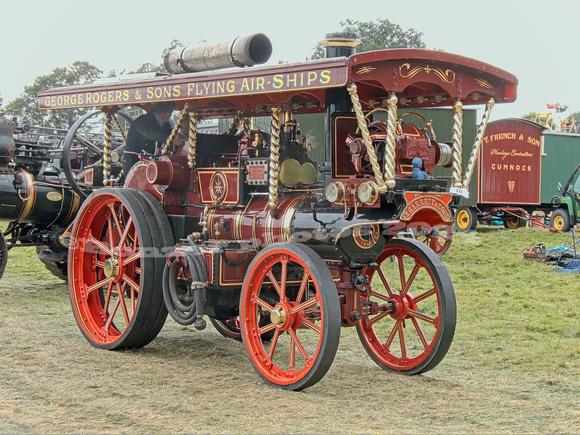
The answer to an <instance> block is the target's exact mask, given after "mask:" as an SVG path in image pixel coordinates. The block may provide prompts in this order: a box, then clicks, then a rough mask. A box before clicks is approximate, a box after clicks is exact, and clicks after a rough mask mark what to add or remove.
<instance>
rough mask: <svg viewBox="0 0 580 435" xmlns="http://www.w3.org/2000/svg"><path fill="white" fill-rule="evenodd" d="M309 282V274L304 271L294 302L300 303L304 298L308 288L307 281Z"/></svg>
mask: <svg viewBox="0 0 580 435" xmlns="http://www.w3.org/2000/svg"><path fill="white" fill-rule="evenodd" d="M309 280H310V274H309V273H308V272H306V271H304V276H303V277H302V283H301V284H300V290H299V291H298V296H296V302H300V301H301V300H302V298H303V297H304V293H305V292H306V287H307V286H308V281H309Z"/></svg>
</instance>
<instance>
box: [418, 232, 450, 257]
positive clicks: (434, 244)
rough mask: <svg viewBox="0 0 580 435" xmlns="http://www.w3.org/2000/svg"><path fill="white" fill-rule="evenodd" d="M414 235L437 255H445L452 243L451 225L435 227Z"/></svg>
mask: <svg viewBox="0 0 580 435" xmlns="http://www.w3.org/2000/svg"><path fill="white" fill-rule="evenodd" d="M434 230H435V231H434ZM414 233H415V238H416V239H417V240H419V241H420V242H422V243H425V244H426V245H427V246H429V247H430V248H431V249H433V251H435V253H436V254H437V255H443V254H445V253H446V252H447V250H448V249H449V247H450V246H451V242H452V241H453V225H437V226H435V227H433V228H428V229H422V230H421V231H414Z"/></svg>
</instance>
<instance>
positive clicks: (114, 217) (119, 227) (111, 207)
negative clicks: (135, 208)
mask: <svg viewBox="0 0 580 435" xmlns="http://www.w3.org/2000/svg"><path fill="white" fill-rule="evenodd" d="M109 208H110V209H111V216H112V217H113V221H114V222H115V227H116V228H117V232H118V233H119V238H122V237H123V232H122V231H121V223H120V222H119V216H117V213H116V212H115V207H114V205H113V204H109ZM111 240H112V239H111Z"/></svg>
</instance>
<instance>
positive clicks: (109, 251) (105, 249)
mask: <svg viewBox="0 0 580 435" xmlns="http://www.w3.org/2000/svg"><path fill="white" fill-rule="evenodd" d="M89 241H91V242H92V243H93V244H95V245H96V246H97V248H99V249H100V250H102V251H103V252H104V253H105V254H107V255H109V256H111V255H113V251H112V249H111V247H110V246H107V245H105V244H104V243H103V242H101V241H100V240H97V239H95V237H94V236H93V235H91V236H90V237H89ZM91 254H96V252H91Z"/></svg>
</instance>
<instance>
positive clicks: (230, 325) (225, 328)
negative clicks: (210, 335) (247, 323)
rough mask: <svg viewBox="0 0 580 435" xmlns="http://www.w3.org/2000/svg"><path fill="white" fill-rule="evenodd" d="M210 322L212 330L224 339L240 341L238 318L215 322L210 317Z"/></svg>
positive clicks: (215, 320)
mask: <svg viewBox="0 0 580 435" xmlns="http://www.w3.org/2000/svg"><path fill="white" fill-rule="evenodd" d="M210 321H211V323H212V324H213V326H214V328H215V329H216V330H217V331H218V332H219V333H220V334H221V335H223V336H224V337H226V338H233V339H234V340H237V341H242V332H241V331H240V318H239V316H238V317H236V318H234V319H228V320H217V319H214V318H212V317H210Z"/></svg>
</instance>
